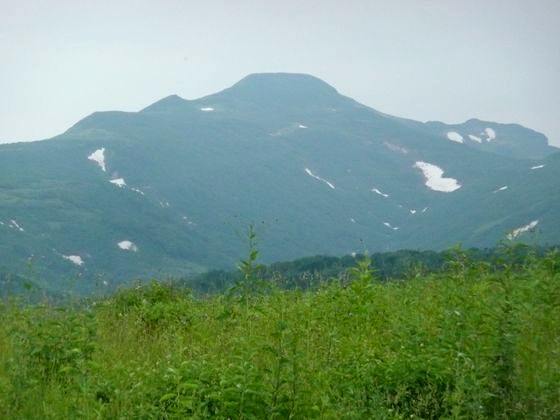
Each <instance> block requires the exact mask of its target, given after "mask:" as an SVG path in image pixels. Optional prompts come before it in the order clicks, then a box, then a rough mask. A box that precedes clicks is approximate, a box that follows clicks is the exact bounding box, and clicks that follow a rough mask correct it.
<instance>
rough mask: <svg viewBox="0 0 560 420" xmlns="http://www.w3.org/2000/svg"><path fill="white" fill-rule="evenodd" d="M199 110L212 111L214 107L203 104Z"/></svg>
mask: <svg viewBox="0 0 560 420" xmlns="http://www.w3.org/2000/svg"><path fill="white" fill-rule="evenodd" d="M200 110H201V111H202V112H212V111H214V108H212V107H211V106H204V107H202V108H200Z"/></svg>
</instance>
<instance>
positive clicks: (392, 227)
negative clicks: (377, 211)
mask: <svg viewBox="0 0 560 420" xmlns="http://www.w3.org/2000/svg"><path fill="white" fill-rule="evenodd" d="M383 224H384V225H385V226H387V227H388V228H389V229H393V230H399V228H398V227H397V226H392V225H391V223H389V222H383Z"/></svg>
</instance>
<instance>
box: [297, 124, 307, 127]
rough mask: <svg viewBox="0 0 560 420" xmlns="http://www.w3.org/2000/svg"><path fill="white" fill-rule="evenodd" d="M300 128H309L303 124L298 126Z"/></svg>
mask: <svg viewBox="0 0 560 420" xmlns="http://www.w3.org/2000/svg"><path fill="white" fill-rule="evenodd" d="M298 128H307V126H306V125H303V124H298Z"/></svg>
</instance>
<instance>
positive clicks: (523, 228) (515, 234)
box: [507, 220, 539, 241]
mask: <svg viewBox="0 0 560 420" xmlns="http://www.w3.org/2000/svg"><path fill="white" fill-rule="evenodd" d="M538 224H539V221H538V220H533V221H532V222H531V223H529V224H528V225H525V226H521V227H520V228H517V229H514V230H512V231H511V232H510V233H508V234H507V238H508V239H509V240H510V241H511V240H513V239H515V238H517V237H518V236H519V235H521V234H523V233H526V232H529V231H530V230H531V229H534V228H535V227H536V226H537V225H538Z"/></svg>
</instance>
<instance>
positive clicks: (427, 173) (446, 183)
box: [413, 161, 461, 192]
mask: <svg viewBox="0 0 560 420" xmlns="http://www.w3.org/2000/svg"><path fill="white" fill-rule="evenodd" d="M413 167H414V168H417V169H420V170H421V171H422V173H423V174H424V178H426V182H425V185H426V186H427V187H428V188H430V189H431V190H434V191H440V192H453V191H456V190H458V189H459V188H461V184H459V183H458V182H457V180H456V179H454V178H444V177H443V173H444V172H443V169H441V168H440V167H439V166H437V165H434V164H431V163H427V162H423V161H418V162H416V163H415V164H414V166H413Z"/></svg>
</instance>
